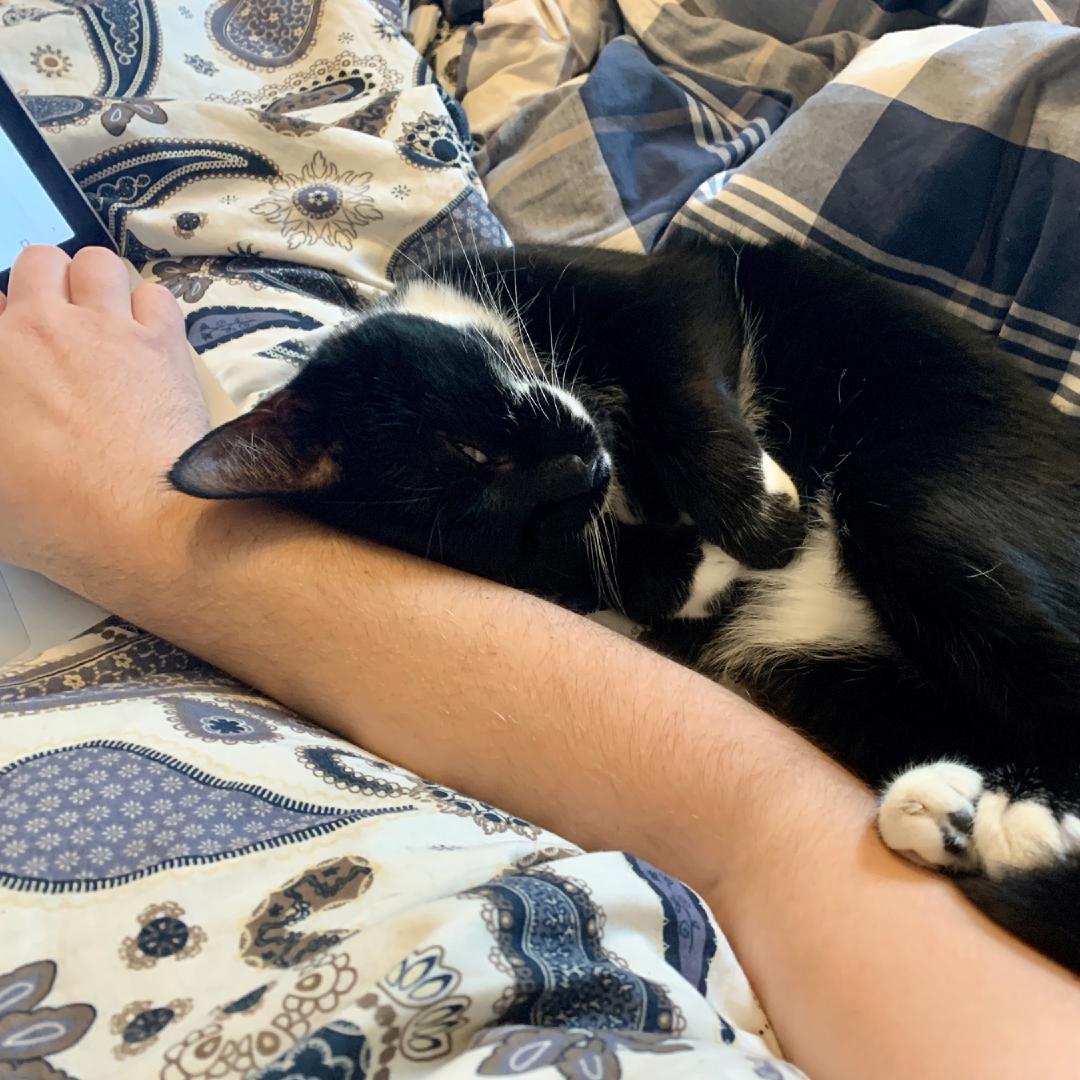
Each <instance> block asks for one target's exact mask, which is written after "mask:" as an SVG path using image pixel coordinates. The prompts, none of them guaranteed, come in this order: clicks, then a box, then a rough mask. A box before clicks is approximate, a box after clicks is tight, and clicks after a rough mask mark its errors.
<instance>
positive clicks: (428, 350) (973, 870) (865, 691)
mask: <svg viewBox="0 0 1080 1080" xmlns="http://www.w3.org/2000/svg"><path fill="white" fill-rule="evenodd" d="M310 352H311V358H310V360H309V361H308V362H307V363H306V365H305V366H303V367H302V369H301V370H300V371H299V372H298V374H297V375H296V376H295V378H294V379H292V380H291V382H289V383H288V384H287V385H286V386H285V387H283V388H282V389H281V390H278V391H276V392H274V393H273V394H271V395H270V396H269V397H268V398H266V399H265V400H264V401H263V402H262V403H261V404H259V405H258V406H257V407H256V408H254V409H253V410H252V411H251V412H249V413H247V414H246V415H244V416H242V417H240V418H239V419H237V420H235V421H232V422H231V423H229V424H226V425H225V426H223V427H221V428H218V429H216V430H214V431H212V432H211V433H210V434H208V435H207V436H206V437H205V438H204V439H202V440H201V441H200V442H199V443H197V444H196V445H195V446H193V447H192V448H191V449H189V450H188V451H187V452H186V453H185V454H184V455H183V456H182V457H181V458H180V459H179V461H178V462H177V463H176V464H175V465H174V467H173V468H172V470H171V472H170V474H169V479H170V481H171V483H172V484H173V486H174V487H175V488H176V489H177V490H179V491H182V492H186V493H188V494H189V495H193V496H197V497H201V498H211V499H236V498H251V497H270V498H273V499H276V500H279V501H281V502H283V503H285V504H286V505H288V506H291V507H294V508H296V509H298V510H300V511H302V512H306V513H308V514H311V515H313V516H315V517H317V518H319V519H321V520H323V521H325V522H328V523H330V524H331V525H334V526H336V527H338V528H340V529H343V530H345V531H348V532H350V533H354V534H357V535H360V536H364V537H367V538H369V539H372V540H375V541H379V542H383V543H386V544H389V545H392V546H394V547H398V548H401V549H403V550H405V551H409V552H413V553H415V554H417V555H421V556H425V557H429V558H433V559H436V560H439V561H441V562H444V563H446V564H448V565H451V566H455V567H457V568H459V569H462V570H465V571H469V572H472V573H475V574H480V575H483V576H486V577H489V578H492V579H494V580H496V581H501V582H504V583H506V584H509V585H512V586H515V587H518V588H521V589H525V590H528V591H530V592H532V593H535V594H537V595H540V596H543V597H546V598H548V599H551V600H553V601H555V602H557V603H560V604H563V605H565V606H567V607H569V608H571V609H573V610H576V611H579V612H583V613H589V612H601V611H614V612H615V613H616V618H617V619H619V620H621V621H623V622H624V623H625V622H626V621H627V620H629V621H630V623H632V624H633V625H634V626H636V627H638V628H642V631H641V632H642V635H643V637H644V638H645V639H646V640H647V641H648V642H649V643H650V644H652V645H653V646H654V647H656V648H659V649H661V650H664V651H666V652H668V653H669V654H670V655H672V656H674V657H676V658H677V659H680V660H682V661H683V662H686V663H688V664H690V665H692V666H694V667H695V668H697V669H698V670H699V671H701V672H703V673H705V674H706V675H709V676H710V677H712V678H714V679H716V680H718V681H721V682H725V683H729V684H733V685H735V686H737V687H738V688H739V689H740V690H741V691H742V692H744V693H746V694H748V695H749V696H750V697H751V698H752V699H753V700H755V701H756V702H758V703H759V704H760V705H761V706H762V707H763V708H765V709H767V710H769V711H770V712H772V713H774V714H775V715H777V716H779V717H780V718H781V719H783V720H784V721H786V722H787V723H789V724H791V725H793V726H794V727H796V728H797V729H799V730H800V731H802V732H803V733H804V734H806V735H807V736H808V737H809V738H811V739H812V740H814V741H815V742H816V743H818V744H819V745H821V746H822V747H823V748H824V749H826V750H827V751H828V752H829V753H830V754H832V755H833V756H834V757H835V758H837V759H838V760H839V761H840V762H842V763H843V764H844V765H846V766H847V767H848V768H850V769H851V770H853V771H854V772H855V773H856V774H857V775H859V776H860V777H862V778H863V779H864V780H865V781H866V782H867V783H868V784H871V785H874V786H876V787H877V788H878V789H879V790H881V792H882V794H881V801H880V804H879V814H878V827H879V831H880V833H881V836H882V838H883V839H884V841H885V842H886V843H887V844H888V845H889V846H890V847H891V848H893V849H894V850H897V851H899V852H901V853H903V854H905V855H907V856H908V857H909V858H911V859H913V860H914V861H916V862H919V863H922V864H924V865H927V866H932V867H937V868H941V869H943V870H946V871H949V872H952V873H954V874H955V875H956V879H957V882H958V884H959V885H960V887H961V888H962V889H963V890H964V891H965V892H966V893H967V895H968V896H969V897H971V898H972V899H973V900H974V901H975V903H976V904H977V905H978V906H979V907H981V908H982V909H983V910H984V911H985V912H987V913H988V914H989V915H990V916H991V917H992V918H994V919H996V920H997V921H998V922H999V923H1001V924H1002V925H1004V926H1006V927H1007V928H1009V929H1010V930H1012V931H1013V932H1014V933H1016V934H1017V935H1019V936H1020V937H1021V938H1022V939H1024V940H1025V941H1027V942H1029V943H1030V944H1032V945H1033V946H1034V947H1036V948H1038V949H1040V950H1042V951H1043V952H1045V953H1047V954H1048V955H1050V956H1052V957H1054V958H1056V959H1057V960H1058V961H1060V962H1061V963H1063V964H1065V965H1066V966H1068V967H1070V968H1071V969H1072V970H1073V971H1076V972H1080V805H1078V799H1080V724H1078V723H1077V716H1076V702H1077V696H1078V691H1080V499H1078V495H1080V428H1078V426H1076V425H1075V424H1074V422H1073V421H1070V420H1069V419H1068V418H1067V417H1065V416H1064V415H1062V414H1061V413H1059V412H1058V411H1057V410H1055V409H1053V408H1051V407H1050V406H1049V404H1048V403H1047V402H1046V400H1045V397H1044V394H1043V392H1042V391H1041V390H1040V389H1039V388H1038V387H1037V386H1035V385H1034V383H1033V382H1032V381H1031V380H1030V379H1029V378H1028V377H1027V376H1026V375H1024V374H1022V373H1021V372H1020V371H1019V370H1017V368H1016V367H1015V365H1014V364H1013V363H1012V362H1011V361H1010V360H1009V359H1007V358H1006V357H1004V356H1003V355H1002V354H1001V353H1000V352H999V351H998V350H997V348H996V346H995V343H994V340H993V338H992V337H990V336H989V335H986V334H983V333H982V332H981V331H979V330H977V329H975V328H973V327H971V326H969V325H967V324H965V323H961V322H960V321H959V320H954V319H953V318H951V317H950V316H948V315H946V314H944V313H941V312H938V311H937V310H934V309H931V308H930V307H929V306H928V305H927V304H926V303H925V302H923V301H920V300H919V299H917V298H916V297H915V296H913V295H912V294H910V293H909V292H908V291H906V290H902V289H900V288H899V287H898V286H895V285H893V284H890V283H888V282H886V281H884V280H882V279H880V278H878V277H876V276H873V275H871V274H869V273H868V272H865V271H863V270H860V269H858V268H856V267H853V266H851V265H849V264H846V263H842V262H840V261H839V260H836V259H833V258H826V257H824V256H822V255H819V254H816V253H813V252H811V251H809V250H807V249H804V248H800V247H797V246H795V245H794V244H790V243H787V242H779V241H778V242H775V243H772V244H769V245H766V246H752V245H747V246H743V247H714V248H705V247H702V246H694V247H692V248H689V249H687V250H686V251H681V252H678V253H673V254H664V255H651V256H647V257H646V256H638V255H630V254H623V253H615V252H601V251H586V250H581V249H560V248H548V247H543V246H540V247H533V248H518V249H516V250H515V249H494V250H491V251H485V252H475V253H472V254H470V255H468V256H466V255H465V254H464V253H462V254H461V255H460V256H459V257H457V258H451V259H446V260H442V261H439V262H436V263H433V265H432V266H431V267H429V268H427V269H419V270H417V271H416V272H414V273H412V274H410V275H409V276H408V277H407V278H406V279H405V280H403V281H402V282H401V283H400V284H398V285H397V287H396V288H395V289H394V291H393V292H391V293H390V294H389V295H388V296H387V297H386V298H385V299H384V300H382V301H379V302H377V303H375V304H373V305H372V306H370V307H368V308H366V309H364V310H361V311H359V312H358V313H356V314H354V315H352V316H351V317H349V318H348V319H346V321H344V322H343V323H342V324H340V325H339V326H337V327H332V328H328V329H326V330H325V331H321V332H318V333H317V335H315V336H314V337H313V340H312V342H311V344H310Z"/></svg>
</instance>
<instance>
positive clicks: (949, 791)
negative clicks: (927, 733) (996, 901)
mask: <svg viewBox="0 0 1080 1080" xmlns="http://www.w3.org/2000/svg"><path fill="white" fill-rule="evenodd" d="M982 787H983V779H982V776H981V774H980V773H978V772H976V771H975V770H974V769H970V768H968V767H967V766H966V765H959V764H957V763H956V762H952V761H940V762H936V763H935V764H933V765H921V766H918V767H916V768H913V769H908V770H907V772H904V773H902V774H901V775H900V776H898V777H897V778H896V779H895V780H894V781H893V782H892V783H891V784H890V785H889V786H888V788H886V790H885V792H884V794H883V795H882V798H881V803H880V805H879V807H878V831H879V832H880V833H881V838H882V839H883V840H884V841H885V843H886V844H887V845H888V846H889V847H890V848H892V849H893V851H896V852H898V853H899V854H901V855H904V856H905V857H907V858H909V859H910V860H911V861H912V862H917V863H920V864H922V865H924V866H933V867H942V868H949V869H957V870H958V869H967V868H970V867H971V866H972V865H973V863H974V859H975V856H974V851H973V844H972V842H971V834H972V830H973V828H974V822H975V815H976V804H977V803H978V800H979V796H980V794H981V792H982Z"/></svg>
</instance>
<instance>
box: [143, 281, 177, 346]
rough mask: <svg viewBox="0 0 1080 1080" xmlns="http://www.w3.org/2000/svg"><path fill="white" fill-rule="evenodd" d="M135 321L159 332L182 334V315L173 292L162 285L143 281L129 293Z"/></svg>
mask: <svg viewBox="0 0 1080 1080" xmlns="http://www.w3.org/2000/svg"><path fill="white" fill-rule="evenodd" d="M131 313H132V315H134V316H135V321H136V322H139V323H142V324H143V326H145V327H146V328H147V329H149V330H154V331H157V332H158V333H161V334H174V333H176V334H179V335H181V336H183V334H184V316H183V315H182V314H181V312H180V305H179V304H177V302H176V300H175V298H174V297H173V294H172V293H171V292H169V290H168V289H166V288H165V286H164V285H157V284H155V283H153V282H149V281H148V282H145V283H144V284H142V285H140V286H139V287H138V288H137V289H136V290H135V291H134V292H133V293H132V294H131Z"/></svg>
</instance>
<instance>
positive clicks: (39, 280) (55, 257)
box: [8, 244, 71, 304]
mask: <svg viewBox="0 0 1080 1080" xmlns="http://www.w3.org/2000/svg"><path fill="white" fill-rule="evenodd" d="M70 265H71V257H70V256H69V255H68V253H67V252H66V251H61V250H60V248H55V247H45V246H43V245H40V244H34V245H32V246H31V247H27V248H23V249H22V251H20V252H19V254H18V257H17V258H16V259H15V263H14V265H13V266H12V267H11V276H10V278H9V279H8V302H9V303H11V304H20V303H24V302H28V301H36V302H39V303H40V302H45V303H48V302H50V301H53V302H66V301H67V300H68V299H69V298H70V297H69V293H68V267H69V266H70Z"/></svg>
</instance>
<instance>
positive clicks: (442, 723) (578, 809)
mask: <svg viewBox="0 0 1080 1080" xmlns="http://www.w3.org/2000/svg"><path fill="white" fill-rule="evenodd" d="M174 505H175V504H174ZM193 505H194V504H193ZM170 520H172V521H173V522H174V526H175V527H174V531H173V532H172V534H171V535H169V536H165V535H163V536H162V537H161V542H160V545H159V546H158V547H157V551H156V553H155V558H154V559H152V560H146V561H144V562H142V563H140V564H137V565H136V566H135V568H134V569H133V570H129V571H128V572H126V573H119V572H118V573H112V574H110V573H109V572H107V571H105V570H97V571H93V572H89V573H88V574H87V575H84V576H83V578H82V579H81V580H79V581H72V582H71V583H72V584H74V585H77V586H79V587H81V588H82V589H84V590H86V591H88V592H89V593H90V594H91V595H93V596H94V598H95V599H98V600H99V601H101V602H103V603H105V604H107V605H109V606H111V607H112V608H113V609H114V610H117V611H119V612H120V613H121V614H123V615H125V616H127V617H129V618H131V619H133V620H134V621H136V622H138V623H140V624H142V625H144V626H147V627H148V628H150V629H152V630H155V631H156V632H158V633H160V634H162V635H163V636H165V637H168V638H170V639H171V640H173V641H175V642H177V643H178V644H180V645H182V646H184V647H186V648H189V649H191V650H192V651H194V652H196V653H199V654H201V655H203V656H204V657H206V658H207V659H208V660H211V661H213V662H215V663H217V664H219V665H221V666H222V667H224V668H226V669H228V670H230V671H232V672H233V673H235V674H236V675H238V676H239V677H241V678H243V679H245V680H247V681H248V682H250V683H252V684H254V685H255V686H258V687H259V688H260V689H262V690H264V691H265V692H267V693H269V694H271V695H272V696H274V697H276V698H278V699H280V700H282V701H284V702H286V703H287V704H289V705H291V706H293V707H294V708H296V709H298V710H299V711H301V712H303V713H304V714H306V715H308V716H310V717H311V718H313V719H315V720H317V721H319V722H321V723H322V724H324V725H325V726H327V727H329V728H331V729H333V730H335V731H337V732H339V733H340V734H342V735H344V736H345V737H346V738H349V739H351V740H353V741H355V742H357V743H360V744H361V745H363V746H364V747H366V748H368V749H370V750H372V751H374V752H376V753H379V754H381V755H383V756H385V757H387V758H390V759H392V760H394V761H396V762H398V763H400V764H402V765H405V766H407V767H409V768H411V769H413V770H415V771H417V772H419V773H421V774H424V775H426V776H429V777H432V778H436V779H438V780H440V781H441V782H444V783H447V784H449V785H453V786H455V787H458V788H461V789H463V790H465V791H467V792H468V793H470V794H472V795H475V796H478V797H481V798H484V799H487V800H489V801H491V802H493V803H495V804H497V805H500V806H502V807H504V808H505V809H507V810H510V811H512V812H514V813H517V814H519V815H521V816H523V817H526V818H529V819H532V820H534V821H536V822H538V823H540V824H542V825H544V826H546V827H548V828H551V829H553V830H554V831H556V832H558V833H560V834H562V835H564V836H566V837H567V838H568V839H571V840H573V841H575V842H577V843H579V844H581V845H583V846H585V847H586V848H616V849H619V848H621V849H627V850H632V851H634V852H635V853H636V854H638V855H640V856H642V857H644V858H646V859H649V860H650V861H652V862H654V863H656V864H657V865H659V866H660V867H662V868H663V869H665V870H666V871H667V872H669V873H671V874H674V875H676V876H678V877H681V878H682V879H684V880H686V881H688V882H689V883H690V884H691V885H693V886H695V887H696V888H697V889H699V890H700V891H701V892H702V893H703V895H705V896H706V898H707V899H708V901H709V902H710V904H711V906H712V907H713V909H714V910H715V911H716V913H717V915H718V916H719V918H720V921H721V923H722V925H723V926H724V928H725V930H726V931H727V932H728V933H729V935H730V937H731V939H732V941H733V944H734V946H735V948H736V950H737V951H738V953H739V956H740V958H741V959H742V961H743V962H744V964H745V965H746V966H747V969H748V972H749V973H750V976H751V978H752V979H753V981H754V983H755V986H756V988H757V990H758V992H759V993H760V995H761V997H762V999H763V1001H764V1004H765V1005H766V1008H767V1009H768V1010H769V1012H770V1014H771V1016H772V1018H773V1021H774V1023H775V1025H776V1028H777V1031H778V1033H779V1035H780V1037H781V1039H782V1040H783V1042H784V1045H785V1049H786V1050H787V1052H788V1053H789V1054H790V1055H792V1057H793V1058H794V1059H795V1060H796V1061H797V1062H798V1063H799V1064H801V1065H802V1066H803V1067H804V1068H806V1069H807V1070H808V1071H809V1072H810V1073H811V1075H812V1076H815V1077H852V1078H853V1080H854V1078H856V1077H858V1078H864V1077H866V1076H868V1075H871V1074H872V1075H874V1076H875V1077H881V1078H887V1077H893V1076H895V1077H905V1078H906V1077H909V1076H911V1075H918V1076H920V1077H924V1078H927V1080H931V1078H933V1077H937V1076H941V1077H946V1076H947V1077H950V1078H951V1077H955V1076H966V1075H975V1074H977V1075H980V1076H982V1077H999V1076H1000V1077H1009V1076H1027V1075H1034V1073H1035V1072H1039V1074H1040V1075H1045V1076H1058V1075H1061V1076H1065V1075H1068V1074H1069V1069H1071V1066H1069V1067H1068V1068H1067V1067H1066V1063H1067V1062H1069V1061H1070V1060H1072V1059H1074V1058H1075V1057H1076V1055H1077V1054H1080V996H1078V994H1077V991H1076V990H1075V988H1074V986H1073V984H1072V983H1071V981H1070V980H1068V978H1067V977H1066V976H1064V975H1063V974H1061V973H1059V972H1058V971H1057V969H1054V968H1052V967H1051V966H1050V965H1049V964H1047V963H1045V962H1044V961H1042V960H1041V959H1039V958H1037V957H1035V956H1034V955H1033V954H1031V953H1029V952H1028V951H1027V950H1026V949H1024V948H1022V947H1021V946H1019V945H1017V944H1016V943H1014V942H1012V941H1011V940H1007V939H1005V937H1004V936H1003V935H1002V934H1000V933H999V932H998V931H997V930H996V929H994V928H993V927H991V926H990V925H989V924H988V923H986V922H985V921H984V920H983V919H982V918H981V917H980V916H978V915H977V914H976V913H975V912H974V911H973V910H972V909H970V908H969V907H968V906H967V905H966V903H965V902H964V901H963V900H962V898H961V897H960V896H959V895H958V894H957V893H956V892H955V891H954V890H953V889H952V887H951V886H950V885H949V884H948V883H947V882H944V881H942V880H940V879H937V878H934V877H932V876H930V875H927V874H924V873H922V872H920V871H917V870H914V869H912V868H910V867H909V866H907V865H905V864H903V863H901V862H900V861H899V860H897V859H895V858H894V857H892V856H891V855H889V854H888V853H887V852H885V851H884V849H883V848H882V847H881V846H880V845H879V844H878V842H877V839H876V837H875V836H874V835H873V832H872V829H871V827H870V820H871V815H872V809H873V800H872V798H871V796H870V794H869V793H868V792H867V791H866V790H865V789H864V788H862V787H861V786H860V785H859V784H858V783H857V782H856V781H854V780H853V779H852V778H850V777H849V776H848V775H847V774H846V773H844V772H843V771H842V770H840V769H839V768H837V767H836V766H835V765H833V764H832V763H831V762H829V761H828V760H827V759H825V758H823V757H822V756H821V755H820V754H818V753H817V752H816V751H815V750H813V749H812V748H811V747H809V746H808V745H806V744H805V743H804V742H803V741H802V740H800V739H798V738H797V737H796V736H794V735H793V734H792V733H791V732H789V731H788V730H786V729H785V728H783V727H781V726H780V725H778V724H776V723H775V722H774V721H772V720H770V719H769V718H767V717H765V716H763V715H762V714H761V713H759V712H757V711H756V710H754V709H752V708H751V707H750V706H748V705H747V704H745V703H744V702H742V701H741V700H740V699H738V698H736V697H734V696H733V695H730V694H727V693H726V692H724V691H723V690H721V689H720V688H719V687H716V686H714V685H713V684H711V683H708V682H706V681H705V680H703V679H701V678H700V677H698V676H696V675H694V674H692V673H690V672H688V671H685V670H684V669H682V668H679V667H677V666H675V665H673V664H670V663H669V662H667V661H665V660H663V659H661V658H659V657H657V656H654V655H652V654H650V653H648V652H646V651H645V650H643V649H641V648H639V647H637V646H634V645H632V644H631V643H629V642H626V641H624V640H622V639H620V638H617V637H616V636H614V635H612V634H610V633H608V632H607V631H604V630H602V629H600V628H598V627H595V626H592V625H591V624H589V623H587V622H586V621H584V620H581V619H579V618H577V617H575V616H573V615H570V614H569V613H567V612H564V611H561V610H559V609H558V608H555V607H552V606H551V605H548V604H545V603H542V602H540V601H537V600H535V599H533V598H530V597H527V596H524V595H520V594H517V593H513V592H511V591H509V590H506V589H503V588H501V587H499V586H496V585H492V584H490V583H487V582H483V581H479V580H476V579H472V578H468V577H465V576H462V575H458V574H455V573H452V572H449V571H446V570H444V569H442V568H439V567H435V566H432V565H429V564H425V563H422V562H419V561H418V560H414V559H410V558H407V557H405V556H400V555H397V554H396V553H392V552H388V551H385V550H382V549H377V548H371V547H368V546H366V545H363V544H361V543H358V542H355V541H352V540H348V539H344V538H339V537H336V536H333V535H331V534H329V533H327V532H325V531H324V530H323V529H322V528H321V527H319V526H316V525H314V524H311V523H308V522H301V521H296V520H293V519H291V518H288V517H285V516H283V515H279V514H276V513H275V512H274V511H272V510H269V509H266V508H263V507H260V506H248V507H242V508H241V507H236V506H230V507H221V508H217V507H209V508H202V507H199V508H197V510H196V511H190V512H189V511H185V513H183V514H181V515H180V516H179V517H178V518H174V519H170ZM176 521H179V522H180V524H179V525H175V522H176ZM1001 1017H1008V1018H1009V1019H1008V1023H1007V1024H1004V1023H999V1022H998V1020H996V1019H995V1018H1001ZM990 1030H993V1032H994V1038H993V1040H989V1039H984V1038H983V1037H984V1036H985V1035H986V1034H987V1033H988V1032H989V1031H990ZM1055 1067H1056V1069H1057V1071H1055ZM1040 1070H1041V1071H1040Z"/></svg>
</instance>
